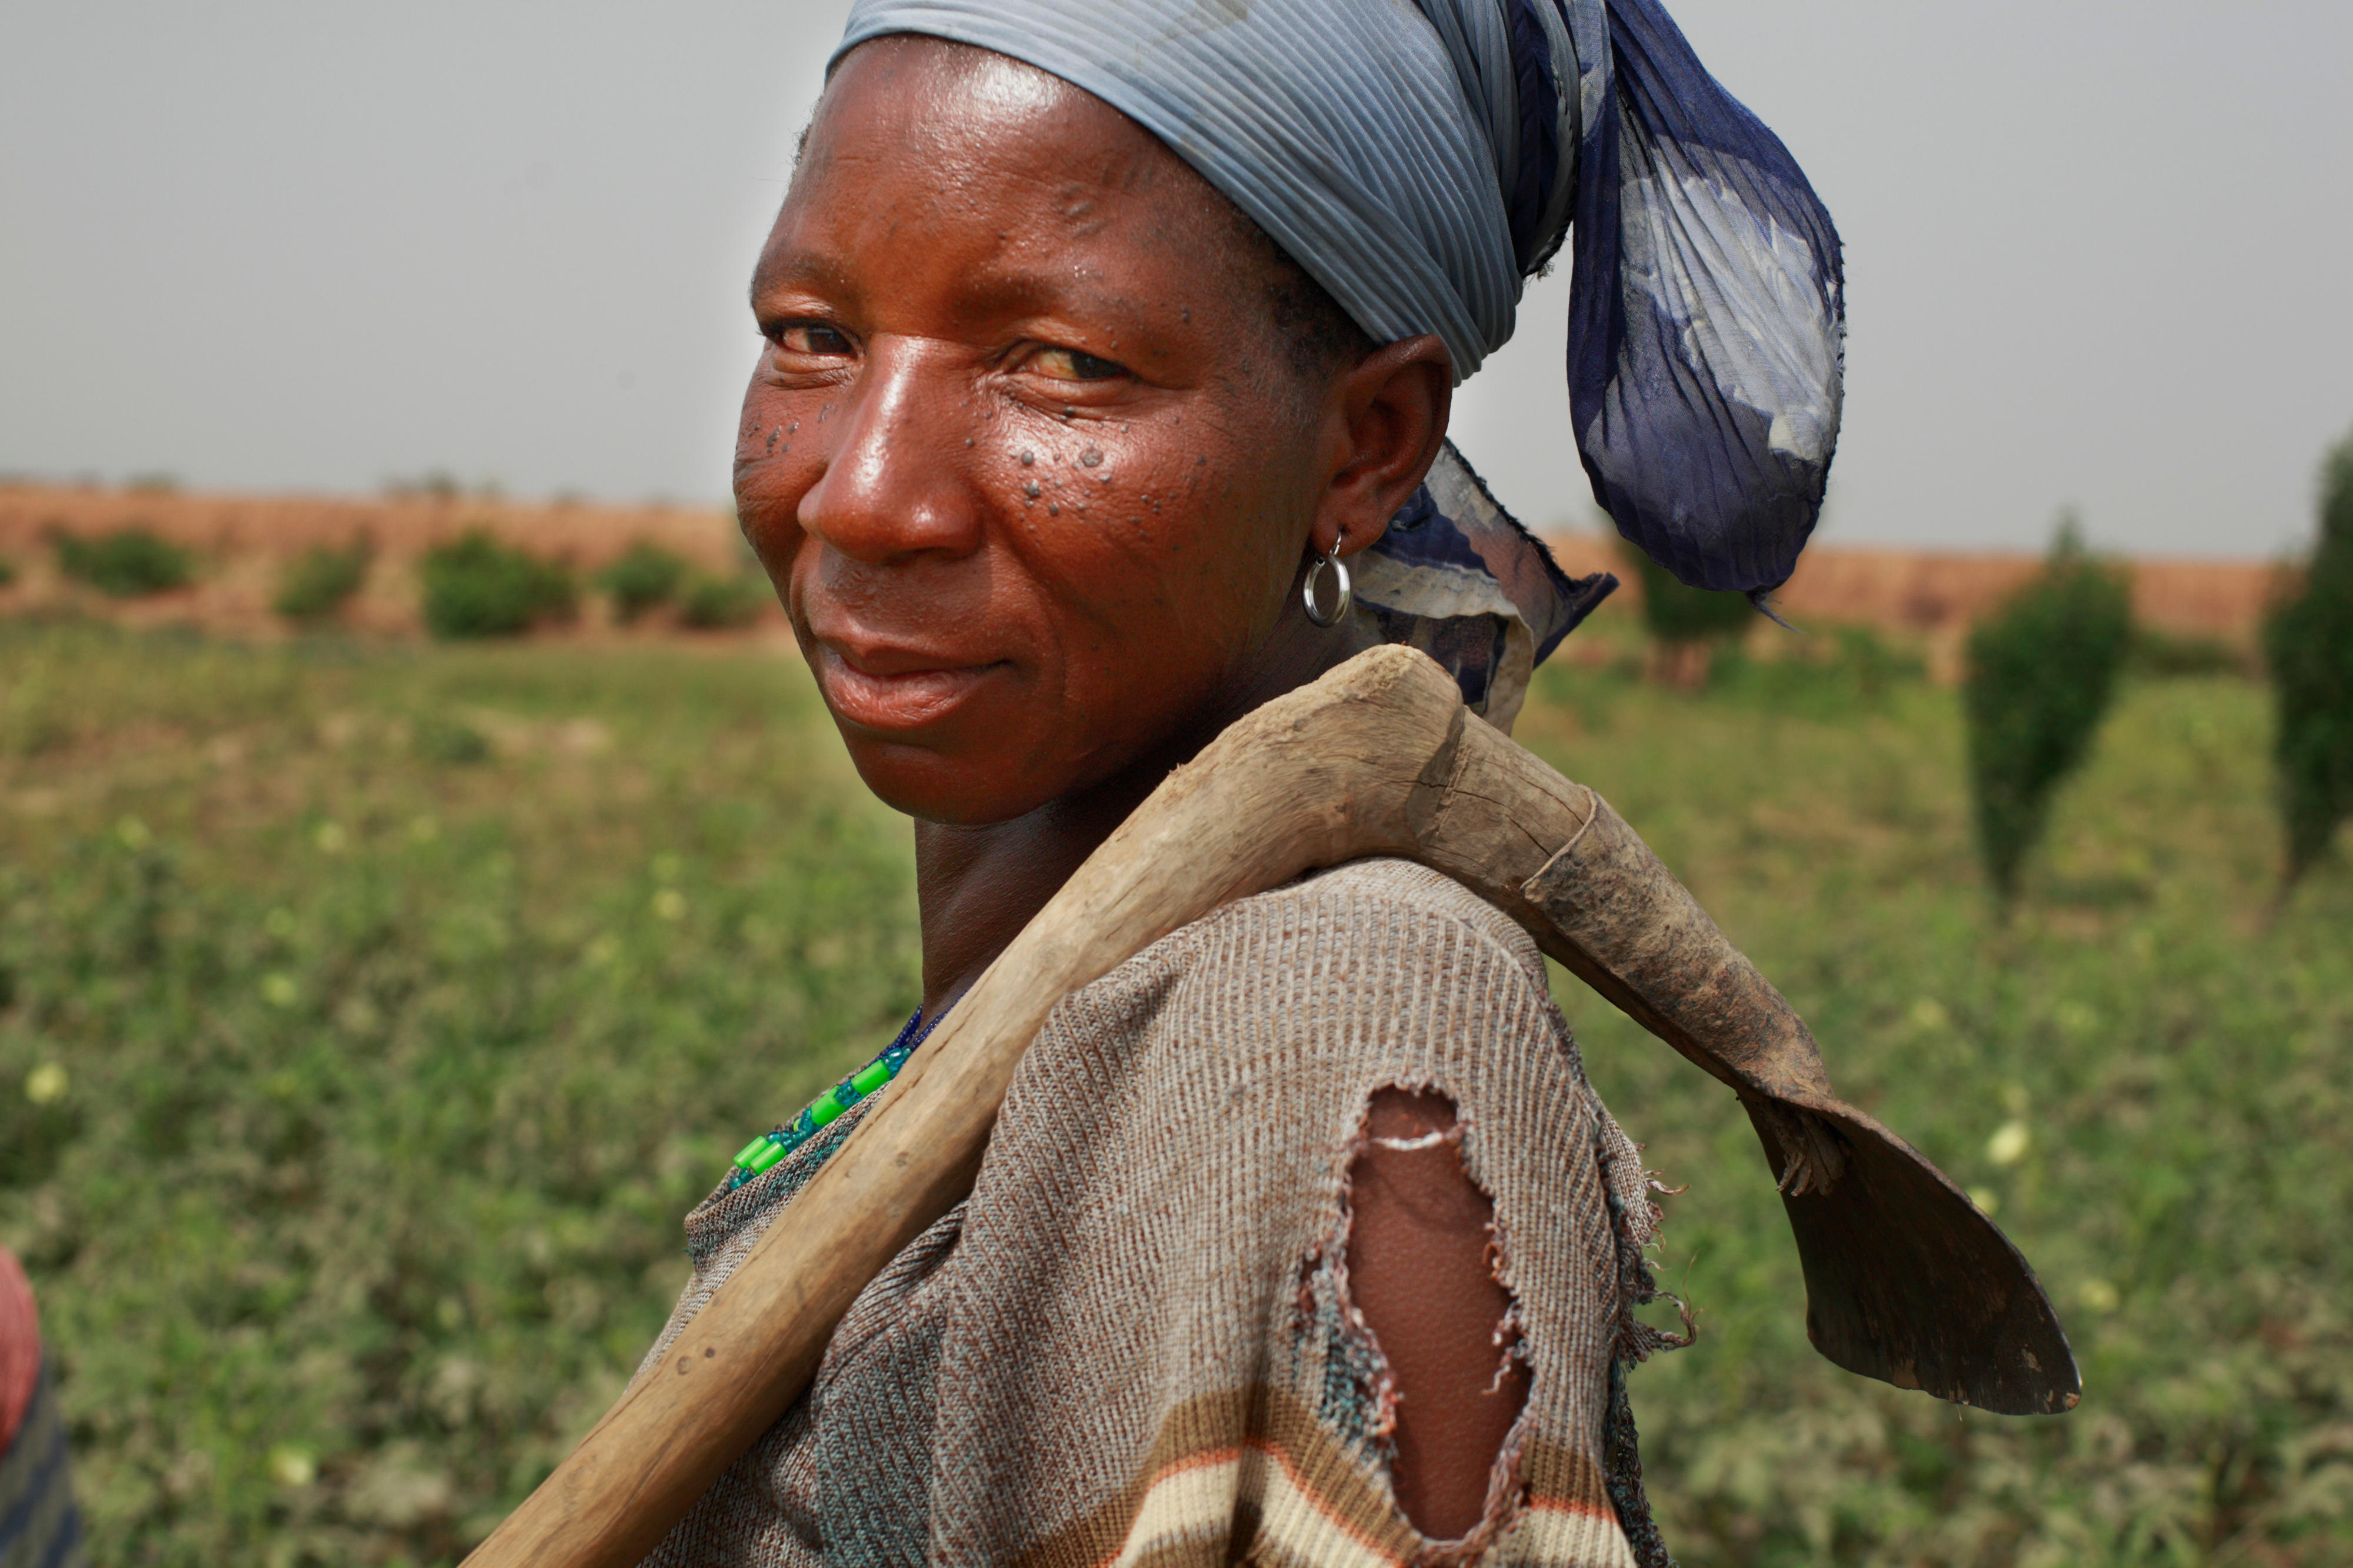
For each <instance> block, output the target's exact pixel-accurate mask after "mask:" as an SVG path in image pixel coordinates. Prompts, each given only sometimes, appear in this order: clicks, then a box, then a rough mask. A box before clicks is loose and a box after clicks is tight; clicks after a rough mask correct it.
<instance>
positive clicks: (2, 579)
mask: <svg viewBox="0 0 2353 1568" xmlns="http://www.w3.org/2000/svg"><path fill="white" fill-rule="evenodd" d="M15 581H16V563H15V562H14V561H11V560H9V559H8V558H7V557H6V556H5V555H0V588H5V587H6V586H8V584H11V583H14V582H15Z"/></svg>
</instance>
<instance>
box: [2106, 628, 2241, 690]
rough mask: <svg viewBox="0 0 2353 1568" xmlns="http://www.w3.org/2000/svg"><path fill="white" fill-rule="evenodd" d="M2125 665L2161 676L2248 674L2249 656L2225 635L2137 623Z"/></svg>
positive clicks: (2128, 644)
mask: <svg viewBox="0 0 2353 1568" xmlns="http://www.w3.org/2000/svg"><path fill="white" fill-rule="evenodd" d="M2125 665H2126V668H2129V669H2131V670H2132V671H2133V673H2134V674H2136V675H2146V676H2150V677H2154V678H2156V679H2160V680H2161V679H2168V678H2172V677H2179V676H2200V675H2245V674H2247V673H2248V659H2247V656H2246V655H2245V654H2243V653H2242V652H2241V651H2240V650H2239V649H2237V648H2235V647H2232V646H2231V645H2230V644H2229V643H2226V642H2224V641H2223V640H2222V639H2221V637H2199V636H2196V635H2194V634H2183V633H2179V632H2164V631H2159V630H2158V629H2157V628H2156V627H2155V626H2135V627H2133V629H2132V638H2131V640H2130V641H2129V642H2128V643H2127V644H2126V647H2125Z"/></svg>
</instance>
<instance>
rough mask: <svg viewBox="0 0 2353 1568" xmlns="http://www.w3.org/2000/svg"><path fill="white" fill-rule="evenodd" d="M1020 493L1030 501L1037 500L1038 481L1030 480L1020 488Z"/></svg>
mask: <svg viewBox="0 0 2353 1568" xmlns="http://www.w3.org/2000/svg"><path fill="white" fill-rule="evenodd" d="M1021 493H1022V494H1023V495H1025V496H1028V497H1029V499H1030V500H1037V499H1038V481H1037V480H1035V479H1031V480H1030V481H1029V483H1028V484H1026V485H1023V486H1022V487H1021Z"/></svg>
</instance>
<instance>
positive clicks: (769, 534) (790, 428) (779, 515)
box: [734, 371, 825, 590]
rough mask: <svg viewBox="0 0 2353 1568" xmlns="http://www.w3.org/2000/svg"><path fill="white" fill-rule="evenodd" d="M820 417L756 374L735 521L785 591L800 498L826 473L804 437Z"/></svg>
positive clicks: (803, 399) (742, 440)
mask: <svg viewBox="0 0 2353 1568" xmlns="http://www.w3.org/2000/svg"><path fill="white" fill-rule="evenodd" d="M817 412H818V406H817V405H815V404H811V403H810V402H809V395H808V394H807V393H791V394H786V393H783V392H779V391H778V390H776V388H773V387H768V386H764V385H763V384H761V382H760V379H759V375H758V373H757V372H756V371H755V372H754V375H753V381H752V385H751V388H750V389H749V390H748V391H747V392H746V393H745V394H744V413H743V417H742V418H741V419H740V420H739V421H738V422H737V424H736V427H735V471H734V493H735V517H736V521H737V522H738V523H739V524H740V525H741V526H742V528H743V530H744V541H745V542H747V543H749V544H750V545H751V546H752V550H753V552H754V554H756V555H758V556H759V558H760V563H761V565H762V566H763V567H765V569H766V571H767V573H768V576H769V578H770V580H771V581H773V582H774V583H775V584H776V586H777V587H778V588H779V589H780V590H781V589H782V588H783V587H784V586H785V584H786V577H787V576H788V574H789V573H790V571H791V564H792V560H793V557H794V556H795V554H797V552H798V550H799V547H800V542H801V531H800V524H799V521H798V519H799V515H800V503H801V498H802V497H803V496H805V495H807V493H808V491H809V488H810V487H811V486H812V485H814V484H815V483H816V482H817V480H818V476H819V475H820V474H822V473H823V472H824V471H825V465H824V459H823V457H822V455H821V454H820V453H819V452H818V449H817V443H816V442H815V441H813V440H810V439H807V438H805V437H804V434H803V426H804V423H805V422H806V421H808V420H811V419H814V418H815V417H816V415H817Z"/></svg>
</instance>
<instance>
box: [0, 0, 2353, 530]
mask: <svg viewBox="0 0 2353 1568" xmlns="http://www.w3.org/2000/svg"><path fill="white" fill-rule="evenodd" d="M846 8H847V0H765V3H762V4H756V5H753V4H719V3H712V0H702V3H688V0H671V3H670V4H666V5H659V6H655V5H591V4H581V3H576V0H575V3H569V4H565V5H555V4H550V3H531V4H523V3H514V0H498V3H484V0H474V3H471V4H464V5H457V4H447V3H439V0H432V3H428V0H408V3H406V4H403V5H396V6H385V5H370V6H360V5H347V4H328V3H323V0H304V3H302V4H290V3H289V4H259V3H252V0H231V3H223V4H216V5H206V6H190V5H154V4H115V5H110V4H103V3H97V0H91V3H84V4H75V5H66V4H58V3H55V0H52V3H49V4H35V3H31V0H19V3H17V4H15V5H9V6H7V7H5V12H0V472H14V473H19V474H27V475H37V476H47V477H52V478H70V477H73V476H77V475H83V474H89V475H95V476H98V477H100V478H103V479H108V480H110V481H112V480H120V479H124V478H127V477H129V476H132V475H135V474H142V473H152V472H162V473H169V474H172V475H174V476H176V477H177V478H178V479H180V480H181V481H182V482H183V483H185V484H187V485H191V486H202V487H236V488H240V489H262V490H306V491H340V492H364V491H369V490H373V489H376V488H377V487H378V486H379V485H380V484H381V483H382V482H383V481H384V480H385V479H387V478H391V477H396V476H410V475H416V474H419V473H422V472H425V471H427V470H433V469H442V470H448V471H449V472H451V473H454V474H456V475H457V476H458V477H459V478H460V479H463V480H465V481H467V482H469V483H479V482H482V481H486V480H488V481H495V482H497V483H498V484H500V485H501V486H502V487H504V488H505V489H507V490H508V491H509V492H510V493H514V494H522V495H533V494H552V493H555V492H559V491H571V492H575V493H579V494H583V495H587V496H592V497H599V498H607V499H612V500H640V499H644V498H647V497H653V496H662V497H669V498H672V499H677V500H713V501H716V500H721V499H723V497H724V496H725V494H726V488H727V468H728V457H729V450H730V439H731V435H732V431H733V413H734V408H735V405H736V402H737V399H738V398H739V396H740V395H741V391H742V386H743V382H744V376H745V374H747V373H748V370H749V368H750V364H751V362H752V357H753V354H754V350H755V347H756V338H755V337H754V333H753V331H752V329H751V321H750V317H749V314H748V312H747V310H746V309H745V307H744V283H745V280H746V279H747V278H748V276H749V274H750V269H751V265H752V260H753V257H754V251H755V250H756V248H757V246H758V243H759V240H760V237H761V236H762V235H763V233H765V229H766V226H767V224H768V221H769V219H770V218H771V217H772V216H774V212H775V208H776V204H777V202H778V201H779V200H780V199H781V197H782V195H783V191H784V181H785V177H786V173H787V171H788V169H789V166H790V162H791V143H792V138H793V136H794V133H795V132H797V130H798V129H799V127H800V125H801V124H802V122H803V121H805V120H806V118H807V113H808V110H809V107H810V105H811V104H812V103H813V102H814V101H815V98H816V94H817V91H818V83H819V73H820V71H821V69H822V67H823V63H824V59H825V57H826V55H827V54H828V51H829V48H830V45H831V43H832V41H833V38H834V37H835V36H836V35H837V34H838V32H839V27H840V24H841V17H842V15H843V13H844V11H845V10H846ZM1672 10H1673V12H1674V14H1675V16H1676V17H1677V18H1678V20H1680V21H1681V22H1682V24H1683V27H1684V29H1685V31H1686V32H1687V33H1688V34H1689V35H1690V37H1691V38H1692V40H1693V43H1694V46H1695V47H1697V48H1698V50H1699V53H1700V56H1701V58H1703V59H1704V61H1706V63H1707V64H1708V66H1709V68H1711V69H1713V70H1714V71H1715V74H1716V76H1717V77H1718V78H1719V79H1722V80H1723V81H1724V82H1725V84H1726V85H1727V86H1728V87H1730V88H1731V89H1732V90H1733V91H1734V92H1735V93H1736V94H1737V95H1738V96H1739V97H1740V98H1741V99H1742V100H1745V101H1746V103H1747V104H1748V105H1749V106H1750V107H1751V108H1752V109H1754V110H1757V112H1758V114H1760V115H1761V116H1762V117H1763V118H1764V119H1765V121H1767V123H1768V124H1770V125H1771V126H1772V127H1773V128H1774V129H1775V130H1776V131H1778V132H1779V133H1780V134H1781V136H1782V139H1783V140H1784V141H1786V142H1788V145H1789V147H1790V149H1791V151H1792V152H1793V153H1796V155H1797V157H1798V159H1799V162H1800V163H1802V164H1803V165H1804V166H1805V168H1806V169H1807V171H1808V173H1809V174H1810V175H1811V176H1812V178H1813V180H1814V183H1815V185H1816V188H1817V189H1819V190H1820V193H1821V195H1822V196H1823V198H1824V200H1825V201H1826V202H1827V203H1828V204H1829V205H1830V208H1831V213H1832V215H1833V216H1835V218H1836V219H1837V221H1838V224H1839V227H1840V229H1841V233H1842V234H1843V235H1844V237H1845V239H1846V246H1847V252H1846V254H1847V278H1848V301H1849V310H1850V315H1851V335H1850V338H1849V343H1848V360H1847V363H1848V382H1847V402H1846V423H1845V431H1844V435H1843V437H1842V438H1841V442H1840V447H1839V456H1838V461H1837V466H1836V468H1835V469H1834V471H1833V473H1832V477H1831V505H1830V510H1829V515H1828V519H1827V521H1826V523H1825V530H1824V532H1823V534H1822V535H1821V536H1820V537H1822V538H1824V539H1826V540H1831V541H1836V542H1856V543H1861V542H1901V543H1911V544H1921V545H1936V546H1948V547H1950V546H1957V547H1965V548H1968V547H1978V548H1990V547H2011V546H2019V545H2036V544H2039V543H2041V542H2042V541H2043V540H2044V539H2045V538H2046V536H2047V534H2048V531H2049V529H2050V525H2051V521H2052V517H2053V516H2054V514H2055V513H2056V512H2057V510H2059V509H2060V508H2061V507H2062V506H2065V505H2073V506H2076V507H2078V508H2079V509H2080V510H2081V511H2082V514H2083V517H2084V522H2085V526H2086V529H2087V531H2088V532H2089V533H2090V535H2091V536H2092V538H2093V539H2094V542H2098V543H2100V544H2103V545H2105V546H2109V547H2112V548H2118V549H2125V550H2131V551H2135V552H2147V553H2189V554H2216V555H2266V554H2271V553H2274V552H2278V551H2281V550H2284V549H2286V548H2289V547H2292V546H2293V545H2295V543H2296V542H2299V541H2301V540H2303V539H2305V538H2306V537H2307V536H2308V534H2309V531H2310V529H2311V515H2312V479H2313V472H2314V468H2315V466H2316V462H2317V460H2318V458H2319V456H2320V453H2321V451H2322V449H2323V448H2324V447H2326V446H2327V444H2328V443H2329V442H2330V441H2331V440H2333V439H2335V438H2337V437H2340V436H2342V435H2344V434H2345V433H2346V432H2347V430H2348V428H2353V5H2345V4H2343V3H2342V0H2236V3H2234V4H2231V5H2216V4H2213V3H2211V0H2205V3H2193V0H2137V3H2126V0H1978V3H1976V4H1972V5H1952V4H1942V5H1922V4H1915V3H1913V0H1779V3H1778V4H1767V3H1766V0H1681V3H1680V4H1673V5H1672ZM1566 285H1567V270H1566V268H1563V269H1562V271H1561V272H1560V273H1559V274H1558V275H1556V277H1554V278H1553V279H1547V280H1545V281H1543V282H1541V283H1538V284H1536V285H1534V286H1533V287H1532V288H1531V289H1530V294H1529V298H1528V300H1527V301H1526V303H1525V305H1524V307H1523V310H1522V315H1521V327H1520V332H1519V335H1518V337H1517V338H1515V339H1514V342H1513V343H1512V344H1511V346H1510V347H1509V348H1507V349H1506V350H1505V351H1504V353H1502V354H1500V355H1498V356H1497V357H1496V358H1495V359H1493V360H1492V361H1490V363H1489V366H1488V368H1487V369H1485V370H1483V371H1482V373H1481V374H1479V375H1478V376H1476V377H1474V378H1473V379H1472V381H1471V382H1470V383H1468V384H1465V386H1464V387H1463V388H1462V390H1461V395H1460V398H1459V400H1458V403H1457V405H1456V416H1455V436H1456V438H1457V440H1458V441H1459V442H1460V443H1461V445H1462V447H1464V449H1465V450H1466V451H1468V452H1469V453H1470V454H1471V456H1472V460H1473V461H1474V462H1475V463H1477V464H1478V465H1479V466H1480V468H1482V471H1484V472H1485V473H1486V475H1487V477H1488V479H1489V480H1490V481H1491V483H1492V484H1493V487H1494V489H1495V490H1496V492H1497V495H1498V497H1499V499H1501V500H1503V501H1504V503H1505V504H1506V505H1507V506H1510V507H1511V508H1513V509H1514V510H1516V511H1517V512H1519V513H1520V514H1521V516H1522V517H1524V518H1525V519H1526V520H1527V521H1531V522H1535V523H1539V524H1543V523H1551V522H1557V521H1567V520H1570V519H1583V518H1584V517H1586V516H1588V515H1589V512H1590V510H1591V502H1590V499H1589V494H1588V491H1587V489H1586V487H1585V480H1584V477H1583V475H1582V473H1581V472H1580V471H1579V470H1578V468H1577V462H1576V458H1575V452H1574V447H1573V444H1572V442H1571V441H1570V439H1569V434H1568V418H1567V394H1566V391H1565V389H1564V385H1563V381H1562V371H1561V365H1562V337H1561V333H1562V322H1563V320H1564V317H1565V303H1564V301H1565V300H1566V292H1567V289H1566Z"/></svg>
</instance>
